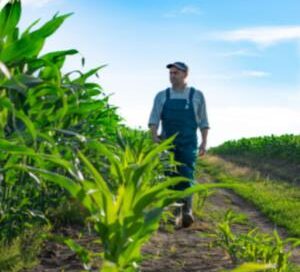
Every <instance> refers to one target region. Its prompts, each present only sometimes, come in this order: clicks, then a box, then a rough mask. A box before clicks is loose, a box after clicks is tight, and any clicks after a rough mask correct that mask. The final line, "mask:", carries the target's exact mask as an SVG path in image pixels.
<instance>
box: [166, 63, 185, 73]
mask: <svg viewBox="0 0 300 272" xmlns="http://www.w3.org/2000/svg"><path fill="white" fill-rule="evenodd" d="M171 67H176V68H177V69H179V70H181V71H184V72H187V71H188V70H189V67H188V66H187V65H186V64H185V63H183V62H180V61H176V62H174V63H170V64H168V65H167V68H168V69H169V68H171Z"/></svg>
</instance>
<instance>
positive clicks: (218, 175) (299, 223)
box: [198, 156, 300, 237]
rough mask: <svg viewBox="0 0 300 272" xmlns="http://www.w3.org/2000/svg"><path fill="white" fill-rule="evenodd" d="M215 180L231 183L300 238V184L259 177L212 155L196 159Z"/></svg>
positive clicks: (257, 206)
mask: <svg viewBox="0 0 300 272" xmlns="http://www.w3.org/2000/svg"><path fill="white" fill-rule="evenodd" d="M198 164H199V167H200V168H202V169H203V170H204V171H205V172H207V173H209V174H210V175H211V176H213V178H215V180H216V181H218V182H222V183H227V184H230V185H233V187H232V190H233V191H234V192H235V193H236V194H238V195H240V196H241V197H243V198H244V199H246V200H248V201H249V202H251V203H252V204H254V206H255V207H256V208H258V209H259V210H260V211H261V212H262V213H263V214H264V215H266V216H267V217H268V218H269V219H270V220H271V221H272V222H274V223H275V225H276V226H280V227H284V228H285V229H286V230H287V232H288V234H289V235H291V236H294V237H300V201H299V200H300V187H299V186H296V185H293V184H290V183H288V182H284V181H277V180H270V179H266V178H263V177H261V175H259V173H258V172H256V171H251V170H250V169H247V168H240V167H237V166H234V165H233V164H232V163H228V162H226V161H224V160H222V159H220V158H218V157H215V156H207V157H206V159H204V160H201V161H199V162H198Z"/></svg>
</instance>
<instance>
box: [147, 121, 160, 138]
mask: <svg viewBox="0 0 300 272" xmlns="http://www.w3.org/2000/svg"><path fill="white" fill-rule="evenodd" d="M149 128H150V132H151V136H152V140H153V142H155V143H159V142H160V138H159V136H158V134H157V130H158V127H157V125H154V124H150V125H149Z"/></svg>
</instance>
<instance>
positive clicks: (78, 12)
mask: <svg viewBox="0 0 300 272" xmlns="http://www.w3.org/2000/svg"><path fill="white" fill-rule="evenodd" d="M23 3H24V10H23V19H22V26H23V27H25V26H27V25H28V24H29V23H30V22H32V21H33V20H34V19H36V18H40V17H41V18H42V19H43V20H47V19H49V18H50V17H51V16H52V15H53V14H54V13H56V12H57V11H59V12H60V13H67V12H74V15H73V16H72V17H71V18H70V19H69V20H68V21H66V23H65V24H64V25H63V26H62V28H61V29H60V30H59V31H58V32H57V33H56V35H55V36H54V37H53V38H51V39H49V41H48V44H47V46H46V47H45V49H44V51H45V52H46V51H50V50H60V49H67V48H76V49H78V50H79V51H80V52H81V54H82V55H83V56H84V57H85V58H86V67H85V69H88V68H92V67H95V66H98V65H101V64H108V66H107V67H106V68H105V69H104V70H103V71H102V72H101V73H100V79H99V82H100V84H101V85H102V86H103V88H104V89H105V90H106V92H107V93H110V94H113V96H112V98H111V102H112V103H113V104H114V105H117V106H118V107H119V112H120V114H121V115H122V116H123V117H124V118H125V119H126V120H127V123H128V124H129V125H130V126H132V127H139V126H140V127H142V128H146V127H147V121H148V116H149V113H150V110H151V107H152V103H153V98H154V96H155V94H156V93H157V92H158V91H160V90H162V89H165V88H166V87H168V86H169V81H168V70H167V69H166V68H165V65H166V64H167V63H169V62H173V61H177V60H179V61H184V62H186V63H187V64H188V65H189V66H190V75H189V78H188V83H189V84H190V85H193V86H195V87H196V88H198V89H200V90H202V91H203V93H204V95H205V97H206V101H207V108H208V116H209V121H210V125H211V130H210V132H209V146H215V145H218V144H220V143H222V142H224V141H226V140H229V139H239V138H241V137H251V136H260V135H269V134H278V135H279V134H284V133H294V134H299V132H300V106H299V105H300V17H299V10H300V1H298V0H285V1H283V0H277V1H276V0H273V1H271V0H264V1H261V0H260V1H258V0H251V1H250V0H249V1H246V0H226V1H220V0H190V1H188V0H187V1H184V0H180V1H174V0H173V1H171V0H160V1H158V0H151V1H150V0H149V1H148V0H147V1H145V0H144V1H143V0H140V1H133V0H129V1H121V0H105V1H104V0H103V1H102V0H100V1H99V0H98V1H96V0H89V1H87V0H78V1H67V0H38V1H35V0H24V1H23ZM79 67H80V58H79V57H73V58H71V59H70V60H69V61H68V62H67V64H66V67H65V70H66V71H68V70H74V69H77V68H79ZM95 80H97V79H95Z"/></svg>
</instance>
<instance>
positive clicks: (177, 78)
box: [169, 67, 187, 85]
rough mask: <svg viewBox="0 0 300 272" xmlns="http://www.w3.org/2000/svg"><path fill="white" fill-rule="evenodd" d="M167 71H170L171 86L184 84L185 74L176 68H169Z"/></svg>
mask: <svg viewBox="0 0 300 272" xmlns="http://www.w3.org/2000/svg"><path fill="white" fill-rule="evenodd" d="M169 70H170V81H171V83H172V85H180V84H183V83H184V81H185V79H186V77H187V72H184V71H182V70H179V69H177V68H176V67H171V68H170V69H169Z"/></svg>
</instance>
